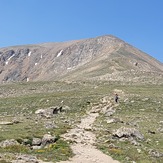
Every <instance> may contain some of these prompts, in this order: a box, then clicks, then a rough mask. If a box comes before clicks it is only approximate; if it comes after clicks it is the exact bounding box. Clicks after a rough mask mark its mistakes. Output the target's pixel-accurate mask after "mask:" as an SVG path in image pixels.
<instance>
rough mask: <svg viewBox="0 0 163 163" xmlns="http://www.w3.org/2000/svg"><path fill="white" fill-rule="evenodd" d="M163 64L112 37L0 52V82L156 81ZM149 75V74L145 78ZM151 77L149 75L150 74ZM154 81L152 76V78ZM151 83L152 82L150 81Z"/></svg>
mask: <svg viewBox="0 0 163 163" xmlns="http://www.w3.org/2000/svg"><path fill="white" fill-rule="evenodd" d="M162 73H163V64H161V63H160V62H158V61H157V60H155V59H154V58H152V57H151V56H149V55H148V54H145V53H143V52H141V51H140V50H139V49H136V48H134V47H133V46H131V45H129V44H127V43H125V42H124V41H123V40H121V39H119V38H117V37H115V36H113V35H103V36H98V37H95V38H90V39H83V40H77V41H68V42H62V43H45V44H39V45H28V46H17V47H8V48H1V49H0V81H1V82H4V81H5V82H6V81H35V80H111V81H114V80H116V81H133V82H136V81H141V80H140V79H142V81H149V80H151V78H152V77H153V75H155V76H157V79H158V82H159V81H160V80H161V78H162V77H163V76H162ZM149 74H150V75H149ZM152 74H153V75H152ZM155 78H156V77H155ZM152 80H153V79H152Z"/></svg>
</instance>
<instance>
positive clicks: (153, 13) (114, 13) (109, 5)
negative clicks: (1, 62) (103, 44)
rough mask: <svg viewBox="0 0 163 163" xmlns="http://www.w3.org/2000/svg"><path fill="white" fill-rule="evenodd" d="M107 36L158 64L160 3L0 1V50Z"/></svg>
mask: <svg viewBox="0 0 163 163" xmlns="http://www.w3.org/2000/svg"><path fill="white" fill-rule="evenodd" d="M109 34H111V35H114V36H116V37H118V38H120V39H122V40H123V41H125V42H127V43H129V44H131V45H133V46H134V47H136V48H138V49H140V50H142V51H143V52H145V53H147V54H149V55H150V56H152V57H154V58H156V59H157V60H159V61H161V62H162V63H163V0H0V48H1V47H7V46H15V45H26V44H37V43H45V42H64V41H70V40H79V39H85V38H94V37H98V36H102V35H109Z"/></svg>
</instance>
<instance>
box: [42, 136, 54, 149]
mask: <svg viewBox="0 0 163 163" xmlns="http://www.w3.org/2000/svg"><path fill="white" fill-rule="evenodd" d="M55 141H56V136H52V135H50V134H45V135H44V136H43V138H42V142H41V146H43V147H44V146H46V145H48V144H52V143H54V142H55Z"/></svg>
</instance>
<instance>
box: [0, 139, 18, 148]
mask: <svg viewBox="0 0 163 163" xmlns="http://www.w3.org/2000/svg"><path fill="white" fill-rule="evenodd" d="M13 145H19V143H18V142H17V141H16V140H15V139H10V140H5V141H2V142H0V147H3V148H5V147H9V146H13Z"/></svg>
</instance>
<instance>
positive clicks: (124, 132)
mask: <svg viewBox="0 0 163 163" xmlns="http://www.w3.org/2000/svg"><path fill="white" fill-rule="evenodd" d="M113 136H116V137H118V138H122V137H127V138H129V137H134V138H137V139H140V140H143V139H144V136H143V135H142V134H141V133H140V132H139V131H138V130H137V129H135V128H126V127H121V128H119V129H118V130H116V131H115V132H114V133H113Z"/></svg>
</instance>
